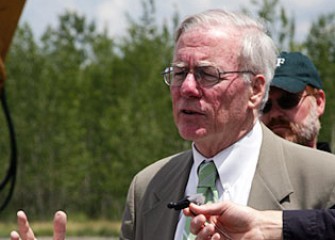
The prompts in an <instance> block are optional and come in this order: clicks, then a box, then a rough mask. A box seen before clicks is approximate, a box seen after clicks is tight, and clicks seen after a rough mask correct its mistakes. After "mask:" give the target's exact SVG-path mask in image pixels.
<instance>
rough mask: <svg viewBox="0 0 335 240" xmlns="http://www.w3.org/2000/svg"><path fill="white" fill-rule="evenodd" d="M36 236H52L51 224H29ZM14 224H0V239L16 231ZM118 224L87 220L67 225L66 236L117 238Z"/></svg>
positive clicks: (70, 222) (69, 222)
mask: <svg viewBox="0 0 335 240" xmlns="http://www.w3.org/2000/svg"><path fill="white" fill-rule="evenodd" d="M30 226H31V227H32V228H33V230H34V232H35V234H36V236H52V232H53V230H52V222H31V223H30ZM16 229H17V225H16V224H15V223H3V222H0V237H8V236H9V233H10V232H11V231H12V230H16ZM119 229H120V222H112V221H107V220H96V221H94V220H88V221H79V222H72V221H68V223H67V231H66V232H67V234H66V235H67V236H103V237H105V236H109V237H117V236H118V234H119Z"/></svg>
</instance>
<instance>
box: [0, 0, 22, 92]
mask: <svg viewBox="0 0 335 240" xmlns="http://www.w3.org/2000/svg"><path fill="white" fill-rule="evenodd" d="M25 2H26V1H25V0H0V53H1V55H0V88H1V87H2V86H3V84H4V81H5V79H6V71H5V64H4V62H5V59H6V55H7V52H8V49H9V46H10V43H11V41H12V38H13V35H14V32H15V30H16V26H17V23H18V21H19V18H20V16H21V13H22V10H23V6H24V4H25Z"/></svg>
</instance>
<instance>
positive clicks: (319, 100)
mask: <svg viewBox="0 0 335 240" xmlns="http://www.w3.org/2000/svg"><path fill="white" fill-rule="evenodd" d="M315 98H316V105H317V110H318V114H319V117H320V116H322V114H323V113H324V111H325V108H326V94H325V92H324V91H323V90H322V89H319V90H318V93H317V94H316V96H315Z"/></svg>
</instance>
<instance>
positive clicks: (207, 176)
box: [198, 161, 218, 188]
mask: <svg viewBox="0 0 335 240" xmlns="http://www.w3.org/2000/svg"><path fill="white" fill-rule="evenodd" d="M217 175H218V173H217V170H216V166H215V163H214V162H213V161H209V162H203V163H201V164H200V166H199V184H198V187H204V188H215V182H216V178H217Z"/></svg>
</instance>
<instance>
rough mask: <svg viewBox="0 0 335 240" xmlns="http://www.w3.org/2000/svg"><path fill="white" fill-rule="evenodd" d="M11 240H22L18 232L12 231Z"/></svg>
mask: <svg viewBox="0 0 335 240" xmlns="http://www.w3.org/2000/svg"><path fill="white" fill-rule="evenodd" d="M10 239H11V240H20V235H19V234H18V233H17V232H16V231H12V232H11V233H10Z"/></svg>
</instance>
